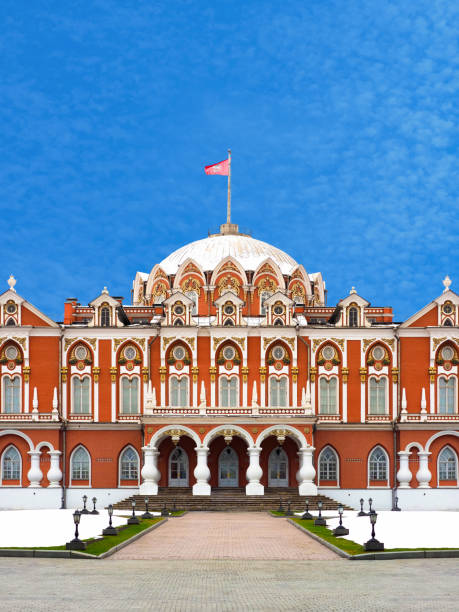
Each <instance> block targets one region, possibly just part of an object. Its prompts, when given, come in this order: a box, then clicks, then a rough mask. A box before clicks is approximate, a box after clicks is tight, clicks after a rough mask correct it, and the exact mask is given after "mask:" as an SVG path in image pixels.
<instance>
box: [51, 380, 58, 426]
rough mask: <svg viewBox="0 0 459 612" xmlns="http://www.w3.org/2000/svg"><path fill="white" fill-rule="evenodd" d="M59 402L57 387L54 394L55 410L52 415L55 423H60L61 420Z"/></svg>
mask: <svg viewBox="0 0 459 612" xmlns="http://www.w3.org/2000/svg"><path fill="white" fill-rule="evenodd" d="M58 405H59V403H58V401H57V387H54V393H53V409H52V412H51V414H52V415H53V421H58V420H59V411H58V409H57V408H58Z"/></svg>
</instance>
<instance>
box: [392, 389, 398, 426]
mask: <svg viewBox="0 0 459 612" xmlns="http://www.w3.org/2000/svg"><path fill="white" fill-rule="evenodd" d="M397 387H398V383H392V418H393V419H394V420H395V419H396V418H397V409H398V406H397V402H398V393H397Z"/></svg>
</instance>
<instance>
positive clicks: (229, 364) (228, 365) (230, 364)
mask: <svg viewBox="0 0 459 612" xmlns="http://www.w3.org/2000/svg"><path fill="white" fill-rule="evenodd" d="M225 368H226V369H227V370H232V369H233V362H232V361H226V362H225Z"/></svg>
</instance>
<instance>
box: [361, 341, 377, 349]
mask: <svg viewBox="0 0 459 612" xmlns="http://www.w3.org/2000/svg"><path fill="white" fill-rule="evenodd" d="M373 342H376V338H364V339H363V343H362V352H365V351H366V350H367V348H368V347H369V346H370V344H373Z"/></svg>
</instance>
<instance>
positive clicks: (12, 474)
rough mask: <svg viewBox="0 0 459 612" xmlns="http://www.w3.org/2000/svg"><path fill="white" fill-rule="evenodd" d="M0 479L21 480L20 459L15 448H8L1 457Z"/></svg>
mask: <svg viewBox="0 0 459 612" xmlns="http://www.w3.org/2000/svg"><path fill="white" fill-rule="evenodd" d="M2 478H3V480H20V478H21V458H20V455H19V452H18V451H17V450H16V449H15V448H9V449H8V450H7V451H6V452H5V453H4V455H3V464H2Z"/></svg>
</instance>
